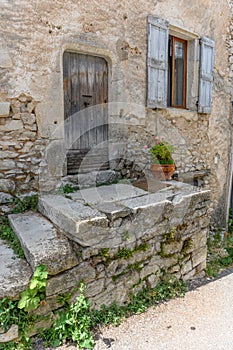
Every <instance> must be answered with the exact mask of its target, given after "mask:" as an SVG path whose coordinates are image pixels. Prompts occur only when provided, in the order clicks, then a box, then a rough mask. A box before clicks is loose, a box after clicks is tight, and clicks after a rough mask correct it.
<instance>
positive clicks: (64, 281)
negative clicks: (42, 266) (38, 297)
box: [46, 262, 96, 296]
mask: <svg viewBox="0 0 233 350" xmlns="http://www.w3.org/2000/svg"><path fill="white" fill-rule="evenodd" d="M95 276H96V273H95V269H94V268H93V267H92V266H91V265H90V264H89V263H87V262H83V263H81V264H79V265H78V266H76V267H73V268H72V269H70V270H68V271H65V272H63V273H60V274H59V275H57V276H53V277H51V278H49V279H48V281H47V286H46V296H51V295H55V294H59V293H65V292H67V291H69V290H70V289H72V288H74V287H77V286H78V284H79V283H80V282H82V281H83V282H84V283H85V284H87V283H88V282H90V281H93V280H94V279H95Z"/></svg>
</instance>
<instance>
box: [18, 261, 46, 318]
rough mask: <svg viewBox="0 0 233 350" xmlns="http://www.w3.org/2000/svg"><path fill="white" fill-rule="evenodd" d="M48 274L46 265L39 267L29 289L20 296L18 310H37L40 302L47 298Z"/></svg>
mask: <svg viewBox="0 0 233 350" xmlns="http://www.w3.org/2000/svg"><path fill="white" fill-rule="evenodd" d="M47 276H48V272H47V271H46V267H45V266H44V265H40V266H37V268H36V270H35V272H34V274H33V276H32V278H31V280H30V284H29V287H28V288H27V289H26V290H25V291H23V292H22V293H21V294H20V300H19V302H18V308H19V309H24V310H25V311H31V310H35V309H36V308H37V307H38V305H39V303H40V301H41V300H43V299H44V298H45V287H46V280H47Z"/></svg>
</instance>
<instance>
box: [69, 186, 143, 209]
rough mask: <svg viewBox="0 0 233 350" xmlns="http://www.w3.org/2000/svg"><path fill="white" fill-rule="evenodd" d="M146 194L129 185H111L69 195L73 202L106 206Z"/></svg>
mask: <svg viewBox="0 0 233 350" xmlns="http://www.w3.org/2000/svg"><path fill="white" fill-rule="evenodd" d="M147 195H148V192H146V191H144V190H142V189H140V188H138V187H134V186H132V185H131V184H123V183H118V184H112V185H107V186H106V185H105V186H100V187H92V188H87V189H82V190H80V191H77V192H75V193H71V194H70V197H71V198H72V199H73V200H74V201H77V200H83V201H84V202H85V203H86V204H90V205H96V204H103V203H105V204H107V203H112V202H120V201H122V200H125V199H129V198H135V197H141V196H147Z"/></svg>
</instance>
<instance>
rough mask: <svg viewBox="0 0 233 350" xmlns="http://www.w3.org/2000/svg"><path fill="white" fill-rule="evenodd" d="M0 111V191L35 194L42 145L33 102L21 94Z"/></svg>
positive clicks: (3, 105)
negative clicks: (28, 191)
mask: <svg viewBox="0 0 233 350" xmlns="http://www.w3.org/2000/svg"><path fill="white" fill-rule="evenodd" d="M0 108H1V111H0V124H1V130H0V136H1V139H0V147H1V154H0V170H1V174H0V189H1V190H3V191H4V190H5V189H6V188H7V189H8V190H9V191H10V192H14V190H15V186H16V187H17V188H20V190H29V189H30V190H31V191H33V190H37V189H38V177H39V168H38V165H39V163H40V162H41V159H43V150H44V148H45V142H44V141H43V140H42V139H38V127H37V120H36V102H35V101H33V100H32V98H31V97H29V96H26V95H23V94H22V95H20V96H19V97H17V98H14V99H8V102H4V103H1V104H0ZM12 183H13V185H10V184H12ZM6 185H7V186H6Z"/></svg>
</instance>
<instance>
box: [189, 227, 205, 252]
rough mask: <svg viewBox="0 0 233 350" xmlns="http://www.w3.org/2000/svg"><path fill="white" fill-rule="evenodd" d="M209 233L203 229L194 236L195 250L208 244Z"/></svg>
mask: <svg viewBox="0 0 233 350" xmlns="http://www.w3.org/2000/svg"><path fill="white" fill-rule="evenodd" d="M206 241H207V235H206V231H205V230H201V231H199V232H197V233H195V234H194V235H193V236H192V245H193V250H198V249H200V248H202V247H205V246H206Z"/></svg>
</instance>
